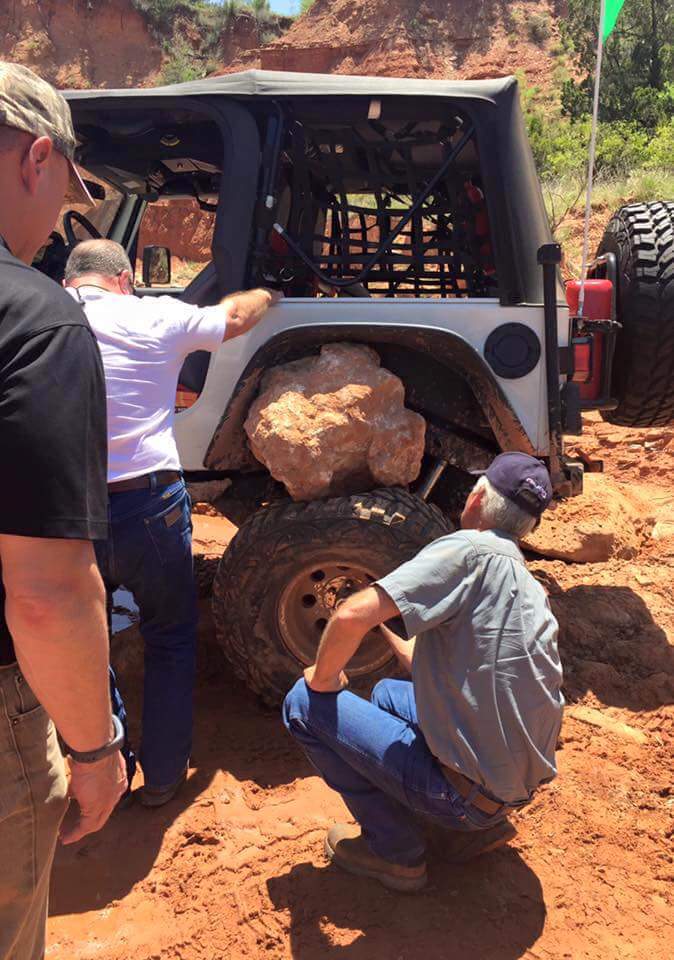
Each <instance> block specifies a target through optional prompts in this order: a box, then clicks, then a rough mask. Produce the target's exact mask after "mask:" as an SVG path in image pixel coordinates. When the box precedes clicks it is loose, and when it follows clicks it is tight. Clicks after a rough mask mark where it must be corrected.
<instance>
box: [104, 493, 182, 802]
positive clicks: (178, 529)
mask: <svg viewBox="0 0 674 960" xmlns="http://www.w3.org/2000/svg"><path fill="white" fill-rule="evenodd" d="M152 479H153V480H154V478H152ZM190 507H191V504H190V498H189V495H188V493H187V490H186V488H185V484H184V482H183V481H182V480H179V481H176V482H175V483H172V484H170V485H168V486H159V485H156V484H154V483H153V486H152V487H150V488H148V489H144V490H129V491H126V492H122V493H113V494H111V495H110V505H109V513H110V533H109V537H108V540H106V541H100V542H98V543H97V544H96V558H97V560H98V566H99V568H100V571H101V575H102V577H103V580H104V582H105V586H106V589H107V590H108V591H110V592H111V591H113V590H116V589H117V588H118V587H120V586H125V587H126V588H127V590H130V591H131V593H132V594H133V596H134V598H135V601H136V603H137V604H138V609H139V614H140V624H139V626H140V632H141V634H142V637H143V641H144V644H145V678H144V688H143V731H142V741H141V749H140V762H141V765H142V767H143V773H144V776H145V782H146V784H148V785H150V786H152V787H159V788H162V787H166V786H169V785H170V784H171V783H173V782H175V781H176V780H177V779H178V777H179V776H180V774H181V773H182V771H183V769H184V768H185V766H186V764H187V761H188V759H189V755H190V749H191V746H192V695H193V687H194V672H195V654H196V636H197V619H198V611H197V597H196V587H195V582H194V572H193V565H192V519H191V512H190ZM113 704H115V705H116V708H117V709H116V712H118V713H119V712H121V709H123V705H122V704H121V697H119V692H118V691H114V692H113Z"/></svg>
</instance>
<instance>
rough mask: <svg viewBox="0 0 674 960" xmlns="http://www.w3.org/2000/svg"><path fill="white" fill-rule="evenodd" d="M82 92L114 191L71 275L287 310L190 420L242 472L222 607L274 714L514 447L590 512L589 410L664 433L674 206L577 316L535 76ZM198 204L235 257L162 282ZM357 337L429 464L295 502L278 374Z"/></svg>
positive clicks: (383, 663)
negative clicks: (537, 116) (256, 301)
mask: <svg viewBox="0 0 674 960" xmlns="http://www.w3.org/2000/svg"><path fill="white" fill-rule="evenodd" d="M67 97H68V100H69V102H70V105H71V108H72V111H73V116H74V121H75V127H76V130H77V134H78V137H79V139H80V142H81V149H80V159H81V162H82V164H83V166H84V167H85V168H86V169H87V170H88V171H90V172H91V174H92V175H94V176H95V177H96V178H97V180H98V182H99V186H98V187H97V188H96V189H97V190H98V193H99V196H105V197H106V199H105V200H104V201H103V203H102V204H101V205H100V207H99V209H98V210H97V212H96V214H95V222H94V223H92V222H90V221H88V220H87V219H86V218H85V217H83V216H82V215H81V214H80V213H78V212H77V211H70V212H69V213H68V214H66V217H65V222H64V232H65V237H62V238H60V239H59V240H58V241H56V239H55V244H54V246H53V249H51V253H49V251H48V257H47V260H48V261H49V262H48V263H47V262H46V261H45V268H46V269H49V270H50V271H51V272H53V273H54V274H55V275H57V274H58V269H59V264H60V263H61V260H62V257H60V254H64V253H66V252H67V250H68V249H69V248H70V247H71V246H72V244H73V243H74V242H76V241H77V240H78V239H82V238H83V237H85V236H88V235H93V236H97V235H101V234H103V235H105V236H109V237H111V238H113V239H115V240H118V241H119V242H121V243H122V244H123V245H124V246H125V247H126V249H127V250H128V251H129V253H130V255H131V257H132V260H133V261H136V259H137V260H138V262H140V260H141V259H142V261H143V284H142V285H141V284H140V283H139V284H138V292H139V293H140V294H141V295H145V296H153V295H157V294H159V293H166V292H167V290H168V291H169V292H171V293H174V294H175V295H179V296H181V297H182V298H184V299H185V300H187V301H189V302H194V303H199V304H202V305H203V304H210V303H215V302H216V301H217V300H218V299H219V298H220V297H221V296H222V295H224V294H226V293H228V292H231V291H233V290H237V289H241V288H246V287H250V286H256V285H268V286H269V285H271V286H275V287H277V288H279V289H281V290H283V292H284V294H285V299H284V300H283V302H282V303H281V304H279V305H278V306H276V307H274V309H273V310H272V311H271V312H270V314H269V317H268V319H267V320H265V321H264V322H263V323H262V324H261V325H260V326H258V327H257V328H255V329H254V330H253V331H251V332H250V333H249V334H248V335H246V336H244V337H241V338H239V339H237V340H234V341H232V342H229V343H227V344H226V345H224V346H223V347H222V348H221V349H220V350H219V351H218V352H217V353H216V354H213V355H208V354H194V355H192V356H191V357H190V358H188V360H187V362H186V364H185V367H184V369H183V371H182V374H181V378H180V379H181V387H180V391H181V395H182V396H183V398H184V396H185V395H186V394H187V395H188V397H189V398H190V401H191V405H189V406H188V407H187V408H186V409H184V410H183V411H182V412H180V413H179V415H178V416H177V420H176V433H177V438H178V445H179V449H180V453H181V458H182V463H183V466H184V469H185V471H186V474H187V475H188V477H192V478H193V479H200V480H203V479H213V478H224V477H226V478H228V479H229V480H230V481H231V485H230V487H229V489H228V490H227V491H226V493H225V494H224V495H223V496H222V497H221V498H220V500H219V501H218V506H219V508H220V509H221V510H222V511H223V513H225V514H227V515H229V516H230V517H232V518H233V519H235V521H236V522H237V523H240V524H241V526H240V529H239V532H238V533H237V535H236V537H235V538H234V540H233V542H232V544H231V546H230V547H229V549H228V550H227V551H226V553H225V554H224V556H223V558H222V561H221V563H220V566H219V570H218V573H217V575H216V579H215V584H214V598H213V610H214V616H215V622H216V625H217V632H218V637H219V640H220V642H221V644H222V646H223V648H224V650H225V652H226V654H227V657H228V658H229V659H230V660H231V662H232V663H233V665H234V668H235V669H236V671H237V673H238V674H239V675H240V676H241V677H242V678H243V679H244V680H245V681H246V682H247V683H248V685H249V686H250V687H251V688H252V689H253V690H255V691H256V692H257V693H259V694H260V695H261V696H263V697H264V698H265V699H266V700H268V701H270V702H273V701H277V700H278V699H279V698H280V697H281V696H282V695H283V694H284V693H285V692H286V691H287V689H288V688H289V686H290V684H291V683H292V682H293V680H294V679H295V678H296V677H297V676H298V675H299V673H300V672H301V670H302V668H303V667H304V666H305V665H306V664H308V663H310V662H312V661H313V658H314V654H315V650H316V646H317V642H318V639H319V637H320V634H321V630H322V628H323V626H324V625H325V623H326V621H327V618H328V617H329V616H330V613H331V611H332V610H333V609H334V606H335V603H336V602H338V601H339V599H340V597H342V596H344V595H346V594H347V593H348V592H350V591H351V590H353V589H355V588H357V587H358V586H360V585H363V584H366V583H369V582H372V580H373V579H375V578H377V577H379V576H381V575H382V574H384V573H386V572H388V571H389V570H391V569H392V568H393V567H395V566H396V565H398V564H399V563H400V562H401V561H403V560H405V559H407V558H409V557H410V556H412V555H413V554H414V553H415V552H416V551H418V550H419V548H421V547H422V546H423V545H424V544H426V543H428V542H429V541H430V540H432V539H434V538H436V537H438V536H440V535H442V534H444V533H446V532H447V531H449V530H451V529H452V518H453V517H455V515H456V511H457V508H458V505H459V503H460V501H461V499H462V498H463V496H464V495H465V492H466V490H467V489H468V488H469V485H470V484H471V483H472V480H473V476H474V474H475V472H477V471H479V470H480V469H482V468H484V467H485V466H486V464H487V463H488V462H489V461H490V459H491V458H492V457H493V456H494V455H495V454H496V453H498V452H499V451H501V450H521V451H526V452H529V453H532V454H535V455H536V456H539V457H541V458H542V459H544V460H545V461H546V462H547V463H548V465H549V468H550V472H551V475H552V478H553V483H554V487H555V491H556V494H557V495H558V496H564V497H566V496H573V495H574V494H576V493H578V492H579V491H580V490H581V489H582V480H583V466H582V464H580V463H573V462H569V461H568V460H567V458H566V457H565V454H564V445H563V435H564V434H565V433H571V434H577V433H579V432H580V430H581V416H580V415H581V411H582V410H586V409H600V410H602V411H603V412H604V415H605V416H607V417H608V418H610V419H613V421H614V422H618V423H626V424H630V425H642V426H643V425H654V424H660V423H663V422H667V421H669V420H670V419H671V418H672V417H673V416H674V313H673V310H674V307H673V297H674V242H673V220H674V204H672V203H669V204H666V203H658V202H655V203H652V204H641V205H635V206H632V207H627V208H624V209H623V210H622V211H620V212H619V213H618V214H617V215H616V217H614V219H613V220H612V222H611V225H610V226H609V228H608V230H607V233H606V236H605V239H604V242H603V246H602V248H601V249H600V256H599V258H598V260H597V261H595V263H594V264H593V266H592V270H591V273H592V276H593V278H594V281H595V282H594V285H591V289H590V290H588V297H587V300H586V304H587V305H588V309H587V310H586V317H585V318H582V319H581V318H577V317H574V316H572V312H571V311H570V310H569V308H568V306H567V301H566V298H565V296H564V290H563V288H562V286H561V283H560V281H559V277H558V268H557V264H558V262H559V259H560V250H559V247H558V246H557V245H556V244H554V243H553V241H552V238H551V235H550V231H549V227H548V221H547V217H546V213H545V209H544V205H543V201H542V197H541V191H540V186H539V183H538V179H537V176H536V171H535V168H534V163H533V159H532V155H531V152H530V149H529V145H528V142H527V138H526V134H525V128H524V124H523V121H522V116H521V112H520V107H519V101H518V94H517V83H516V81H515V79H514V78H507V79H502V80H494V81H475V82H443V81H424V80H396V79H381V78H379V79H377V78H368V77H342V76H319V75H303V74H290V73H264V72H247V73H241V74H232V75H230V76H223V77H218V78H213V79H210V80H204V81H199V82H195V83H189V84H183V85H180V86H175V87H164V88H160V89H141V90H86V91H73V92H70V93H68V94H67ZM101 183H102V184H104V185H105V187H104V188H103V187H101V186H100V184H101ZM186 198H190V199H191V201H192V203H193V204H194V207H195V209H196V210H197V212H198V213H199V214H200V215H202V216H203V221H200V222H202V225H203V223H207V224H209V225H210V226H212V237H211V241H210V246H211V253H212V256H211V260H210V263H208V264H207V265H206V266H205V267H204V268H203V269H202V270H200V272H199V273H198V275H197V276H196V277H194V279H192V280H191V282H189V284H188V285H186V286H184V287H183V286H181V285H180V284H174V285H173V286H171V284H170V281H169V284H168V285H167V284H166V283H164V284H162V285H155V283H154V282H153V278H156V276H157V275H158V270H159V268H161V269H163V270H164V271H165V275H164V277H163V280H164V281H166V280H169V277H168V273H167V271H170V263H171V259H170V253H169V251H167V250H165V249H163V248H161V247H158V246H157V245H154V246H152V247H148V248H147V249H145V250H143V251H141V250H140V244H139V236H140V237H142V233H143V222H144V217H146V216H148V214H149V212H150V211H152V210H153V208H154V205H156V204H161V206H162V209H165V208H167V207H168V212H167V214H166V215H167V216H170V212H171V204H172V203H175V201H178V200H180V201H183V202H184V201H185V199H186ZM197 219H199V217H197ZM61 248H62V249H61ZM59 250H60V253H59ZM618 278H619V282H616V281H618ZM572 299H573V298H572ZM617 321H619V323H618V322H617ZM335 341H348V342H350V343H361V344H368V345H369V346H371V347H373V348H374V350H376V351H377V353H378V354H379V356H380V358H381V362H382V365H383V366H384V367H386V368H387V369H388V370H390V371H392V372H393V373H395V374H396V375H397V376H398V377H400V379H401V380H402V381H403V383H404V385H405V391H406V405H407V406H408V407H409V408H411V409H412V410H415V411H417V412H419V413H420V414H422V415H423V417H424V418H425V420H426V424H427V430H426V447H425V454H424V458H423V464H422V470H421V474H420V476H419V479H418V480H417V482H416V483H415V484H413V485H412V486H411V487H410V488H408V489H402V488H387V489H374V490H373V489H362V490H360V491H359V492H358V493H357V494H356V495H352V496H349V497H336V498H332V499H325V500H317V501H314V502H308V503H293V502H292V501H291V500H290V499H289V498H288V497H287V495H286V494H285V491H284V490H283V488H282V487H281V486H280V485H279V484H277V483H275V482H274V481H273V480H272V478H271V477H270V476H269V474H268V473H267V471H266V470H265V468H264V467H263V466H262V464H260V463H259V462H257V461H256V460H255V458H254V457H253V456H252V453H251V451H250V448H249V445H248V443H247V439H246V435H245V433H244V430H243V423H244V420H245V418H246V415H247V412H248V410H249V408H250V405H251V403H252V401H253V400H254V398H255V397H256V394H257V391H258V389H259V385H260V381H261V378H262V375H263V373H264V372H265V370H267V369H268V368H269V367H272V366H275V365H278V364H279V363H283V362H286V361H289V360H294V359H298V358H300V357H305V356H309V355H312V354H316V353H317V352H318V350H319V349H320V347H321V346H322V345H323V344H326V343H331V342H335ZM614 354H615V361H616V362H615V363H614V362H613V360H614ZM393 670H394V664H393V663H392V658H391V655H390V651H389V648H388V646H387V645H386V644H385V642H384V641H383V639H382V638H381V637H379V636H378V635H377V634H376V633H374V634H373V635H372V636H371V637H369V638H368V639H367V642H366V643H364V644H363V646H362V647H361V649H360V650H359V652H358V653H357V655H356V656H355V657H354V659H353V661H352V663H351V664H350V671H349V672H350V673H351V676H352V680H353V682H354V683H355V684H356V686H358V685H361V686H363V687H365V686H367V685H369V684H371V683H372V682H373V681H374V680H376V679H377V678H378V677H380V676H383V675H386V674H390V673H391V672H392V671H393Z"/></svg>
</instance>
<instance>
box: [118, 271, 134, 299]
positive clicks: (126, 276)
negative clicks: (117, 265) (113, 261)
mask: <svg viewBox="0 0 674 960" xmlns="http://www.w3.org/2000/svg"><path fill="white" fill-rule="evenodd" d="M119 288H120V290H121V292H122V293H123V294H125V295H126V296H130V295H131V294H132V293H133V277H132V276H131V273H130V271H129V270H122V272H121V273H120V275H119Z"/></svg>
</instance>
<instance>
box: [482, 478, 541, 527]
mask: <svg viewBox="0 0 674 960" xmlns="http://www.w3.org/2000/svg"><path fill="white" fill-rule="evenodd" d="M479 490H484V497H483V499H482V504H481V506H480V511H481V514H482V520H483V523H484V524H485V526H486V527H488V528H490V529H496V530H503V532H504V533H509V534H510V536H511V537H515V539H516V540H521V539H522V538H523V537H526V535H527V534H528V533H531V531H532V530H534V529H535V527H536V526H537V524H538V518H537V517H532V515H531V514H530V513H527V512H526V510H522V508H521V507H518V506H517V504H516V503H513V501H512V500H508V498H507V497H504V496H503V494H502V493H499V492H498V490H496V489H495V488H494V487H493V486H492V485H491V483H490V482H489V480H488V479H487V478H486V477H480V479H479V480H478V481H477V483H476V484H475V486H474V487H473V493H477V492H478V491H479Z"/></svg>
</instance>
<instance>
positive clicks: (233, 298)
mask: <svg viewBox="0 0 674 960" xmlns="http://www.w3.org/2000/svg"><path fill="white" fill-rule="evenodd" d="M282 299H283V294H282V293H280V292H279V291H278V290H267V289H266V288H264V287H258V288H257V289H255V290H246V291H245V292H243V293H232V294H231V295H230V296H228V297H225V299H224V300H223V301H222V304H223V306H224V307H225V309H226V310H227V327H226V329H225V336H224V338H223V342H224V340H232V339H233V338H234V337H239V336H241V334H242V333H247V332H248V331H249V330H252V328H253V327H254V326H255V325H256V324H258V323H259V322H260V320H261V319H262V317H263V316H264V315H265V313H266V312H267V310H268V309H269V307H270V306H271V305H272V304H273V303H278V301H279V300H282Z"/></svg>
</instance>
